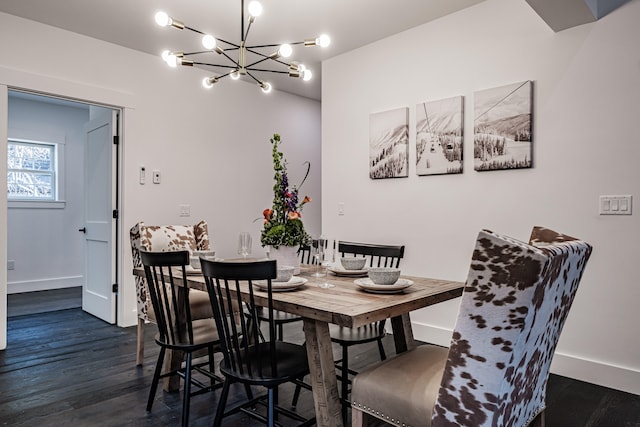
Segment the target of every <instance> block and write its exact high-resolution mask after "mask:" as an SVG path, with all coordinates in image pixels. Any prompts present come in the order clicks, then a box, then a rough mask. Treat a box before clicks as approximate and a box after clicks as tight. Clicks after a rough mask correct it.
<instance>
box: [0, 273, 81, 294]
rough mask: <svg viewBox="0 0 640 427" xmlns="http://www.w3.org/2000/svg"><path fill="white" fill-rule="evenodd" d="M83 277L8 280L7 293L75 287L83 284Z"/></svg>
mask: <svg viewBox="0 0 640 427" xmlns="http://www.w3.org/2000/svg"><path fill="white" fill-rule="evenodd" d="M82 277H83V276H69V277H54V278H50V279H38V280H25V281H20V282H8V283H7V294H19V293H22V292H35V291H47V290H50V289H62V288H75V287H77V286H82Z"/></svg>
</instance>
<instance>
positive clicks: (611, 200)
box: [598, 195, 632, 215]
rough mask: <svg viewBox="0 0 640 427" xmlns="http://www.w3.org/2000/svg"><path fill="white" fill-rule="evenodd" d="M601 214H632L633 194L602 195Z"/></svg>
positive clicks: (599, 210) (599, 211)
mask: <svg viewBox="0 0 640 427" xmlns="http://www.w3.org/2000/svg"><path fill="white" fill-rule="evenodd" d="M598 213H599V214H600V215H631V214H632V210H631V196H628V195H627V196H600V205H599V207H598Z"/></svg>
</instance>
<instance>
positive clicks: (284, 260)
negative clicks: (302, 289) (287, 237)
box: [269, 246, 300, 274]
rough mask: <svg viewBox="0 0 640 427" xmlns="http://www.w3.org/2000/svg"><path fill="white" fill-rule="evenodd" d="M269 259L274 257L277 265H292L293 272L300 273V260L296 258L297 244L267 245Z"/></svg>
mask: <svg viewBox="0 0 640 427" xmlns="http://www.w3.org/2000/svg"><path fill="white" fill-rule="evenodd" d="M269 259H275V260H276V262H277V265H278V266H281V265H290V266H293V274H300V260H299V259H298V246H278V247H277V248H275V247H273V246H270V247H269Z"/></svg>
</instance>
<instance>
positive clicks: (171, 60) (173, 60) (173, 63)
mask: <svg viewBox="0 0 640 427" xmlns="http://www.w3.org/2000/svg"><path fill="white" fill-rule="evenodd" d="M167 64H168V65H169V67H172V68H175V67H177V66H178V57H177V56H176V55H174V54H173V53H169V55H167Z"/></svg>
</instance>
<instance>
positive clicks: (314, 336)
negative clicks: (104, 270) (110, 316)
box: [134, 266, 464, 427]
mask: <svg viewBox="0 0 640 427" xmlns="http://www.w3.org/2000/svg"><path fill="white" fill-rule="evenodd" d="M315 271H316V267H315V266H301V272H300V274H298V275H297V276H298V277H303V278H305V279H307V282H306V283H305V284H304V285H302V286H300V287H298V288H296V289H294V290H291V291H287V292H273V305H274V308H275V309H277V310H282V311H285V312H288V313H292V314H297V315H299V316H301V317H302V318H303V322H304V334H305V339H306V345H307V355H308V358H309V370H310V383H311V387H312V393H313V400H314V405H315V413H316V422H317V425H318V426H331V427H334V426H335V427H338V426H342V425H343V422H342V415H341V403H340V396H339V393H338V386H337V379H336V371H335V364H334V362H335V361H334V358H333V349H332V344H331V337H330V335H329V324H330V323H333V324H336V325H339V326H346V327H358V326H364V325H367V324H369V323H372V322H375V321H378V320H383V319H390V320H391V322H390V323H391V328H392V330H393V340H394V344H395V348H396V353H402V352H404V351H407V350H410V349H412V348H414V347H415V346H416V344H415V342H414V339H413V332H412V327H411V321H410V319H409V313H410V312H411V311H413V310H417V309H420V308H424V307H427V306H430V305H433V304H437V303H439V302H443V301H447V300H450V299H453V298H456V297H459V296H460V295H462V289H463V286H464V283H462V282H456V281H451V280H442V279H430V278H426V277H415V276H401V278H402V279H405V280H411V281H412V282H413V284H412V285H411V286H410V287H408V288H405V289H403V290H401V291H400V292H398V293H373V292H369V291H365V290H363V289H362V288H361V287H360V286H358V285H357V284H356V283H355V281H356V280H357V279H356V278H354V277H352V276H346V277H345V276H337V275H334V274H333V273H328V275H327V277H326V280H327V281H328V282H329V283H331V284H333V285H335V286H334V287H331V288H322V287H320V286H319V284H321V283H324V282H325V278H324V277H315V276H314V275H313V273H314V272H315ZM134 274H138V275H140V274H142V275H144V270H143V269H141V268H139V269H135V270H134ZM187 280H188V285H189V286H190V287H191V288H195V289H200V290H206V287H205V282H204V277H203V276H202V275H201V274H192V275H189V276H187ZM245 290H246V292H247V294H248V285H247V286H246V287H245V288H241V292H242V293H243V294H244V292H245ZM254 295H255V298H256V303H257V304H260V303H261V302H263V303H264V305H267V294H266V292H256V293H255V294H254ZM245 296H246V295H245Z"/></svg>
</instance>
